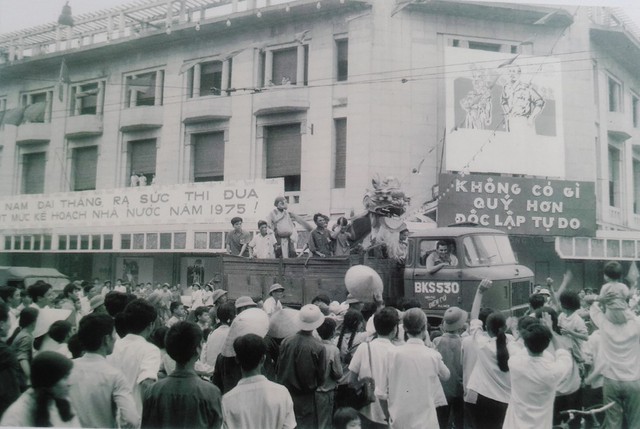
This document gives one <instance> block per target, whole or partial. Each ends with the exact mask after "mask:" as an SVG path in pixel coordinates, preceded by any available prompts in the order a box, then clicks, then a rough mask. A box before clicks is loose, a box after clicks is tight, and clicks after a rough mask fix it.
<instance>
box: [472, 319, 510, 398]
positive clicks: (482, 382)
mask: <svg viewBox="0 0 640 429" xmlns="http://www.w3.org/2000/svg"><path fill="white" fill-rule="evenodd" d="M474 322H476V323H477V322H480V321H479V320H478V319H474V320H472V321H471V324H472V325H473V324H474ZM480 323H481V322H480ZM472 332H473V330H472ZM473 338H474V341H475V343H476V346H477V347H478V353H477V358H476V364H475V366H474V368H473V372H472V373H471V377H470V378H469V383H468V385H467V388H468V389H471V390H473V391H474V392H477V393H478V394H480V395H482V396H485V397H487V398H489V399H493V400H494V401H498V402H503V403H505V404H507V403H509V397H510V396H511V380H510V378H509V372H508V371H507V372H503V371H502V370H500V368H498V359H497V357H496V355H497V351H496V339H495V338H489V336H484V335H474V336H473ZM507 344H509V340H507Z"/></svg>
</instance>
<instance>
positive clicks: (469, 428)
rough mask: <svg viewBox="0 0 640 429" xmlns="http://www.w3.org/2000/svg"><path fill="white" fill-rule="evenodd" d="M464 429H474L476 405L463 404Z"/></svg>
mask: <svg viewBox="0 0 640 429" xmlns="http://www.w3.org/2000/svg"><path fill="white" fill-rule="evenodd" d="M463 407H464V429H476V428H477V427H478V425H476V404H472V403H471V402H465V403H464V405H463Z"/></svg>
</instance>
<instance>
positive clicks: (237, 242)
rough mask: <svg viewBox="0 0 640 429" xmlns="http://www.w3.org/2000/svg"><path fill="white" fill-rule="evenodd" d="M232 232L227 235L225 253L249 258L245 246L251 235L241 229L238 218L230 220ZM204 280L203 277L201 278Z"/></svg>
mask: <svg viewBox="0 0 640 429" xmlns="http://www.w3.org/2000/svg"><path fill="white" fill-rule="evenodd" d="M231 225H232V226H233V230H232V231H229V232H228V233H227V239H226V243H225V245H226V248H227V252H228V253H231V254H232V255H237V256H249V253H248V252H247V245H248V244H249V242H250V241H251V234H249V233H248V232H247V231H244V230H243V229H242V218H241V217H239V216H236V217H234V218H233V219H231ZM203 278H204V276H203Z"/></svg>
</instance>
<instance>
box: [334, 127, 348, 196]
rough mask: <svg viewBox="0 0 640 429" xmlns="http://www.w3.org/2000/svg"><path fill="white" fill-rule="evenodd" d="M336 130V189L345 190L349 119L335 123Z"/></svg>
mask: <svg viewBox="0 0 640 429" xmlns="http://www.w3.org/2000/svg"><path fill="white" fill-rule="evenodd" d="M334 123H335V128H336V154H335V157H336V158H335V170H334V181H333V187H334V188H344V187H345V183H346V175H347V119H346V118H340V119H336V120H335V121H334Z"/></svg>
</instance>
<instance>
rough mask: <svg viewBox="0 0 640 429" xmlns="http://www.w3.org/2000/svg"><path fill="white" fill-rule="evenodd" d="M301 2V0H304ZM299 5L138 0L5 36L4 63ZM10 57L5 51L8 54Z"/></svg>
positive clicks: (259, 0) (254, 0)
mask: <svg viewBox="0 0 640 429" xmlns="http://www.w3.org/2000/svg"><path fill="white" fill-rule="evenodd" d="M298 2H299V1H298ZM285 3H293V1H292V0H184V1H180V0H168V1H167V0H137V1H132V2H131V3H129V4H125V5H122V6H119V7H115V8H111V9H104V10H101V11H97V12H91V13H86V14H82V15H79V16H77V17H74V25H73V26H72V27H68V26H60V25H58V24H57V23H54V22H51V23H48V24H44V25H40V26H37V27H32V28H28V29H24V30H19V31H14V32H11V33H6V34H3V35H0V64H1V63H3V62H6V61H8V62H13V61H16V60H18V61H19V60H22V59H25V58H30V57H36V56H39V55H45V54H50V53H54V52H62V51H67V50H71V49H77V48H82V47H86V46H91V45H94V44H101V43H109V42H113V41H117V40H119V39H131V38H137V37H141V36H144V35H146V34H157V33H160V32H166V33H167V34H170V33H171V31H172V28H175V27H178V26H181V25H188V24H189V23H191V24H192V25H194V26H196V25H197V26H198V27H196V29H199V25H200V23H204V22H205V21H208V20H211V21H214V20H219V19H220V18H221V17H225V16H228V15H231V14H234V13H238V12H247V11H251V10H260V9H263V8H266V7H272V6H277V5H280V4H285ZM3 53H4V55H1V54H3Z"/></svg>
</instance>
